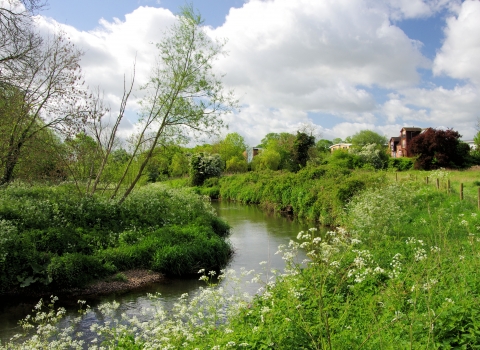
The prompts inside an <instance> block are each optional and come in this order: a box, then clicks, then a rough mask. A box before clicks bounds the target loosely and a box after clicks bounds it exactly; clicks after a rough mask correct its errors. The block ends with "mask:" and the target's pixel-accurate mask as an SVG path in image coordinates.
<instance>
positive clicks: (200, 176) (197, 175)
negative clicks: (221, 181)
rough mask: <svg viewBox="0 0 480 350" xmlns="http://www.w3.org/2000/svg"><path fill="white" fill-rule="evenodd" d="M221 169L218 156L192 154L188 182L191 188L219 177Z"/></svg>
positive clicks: (220, 160)
mask: <svg viewBox="0 0 480 350" xmlns="http://www.w3.org/2000/svg"><path fill="white" fill-rule="evenodd" d="M222 168H223V165H222V159H221V158H220V156H219V155H218V154H214V155H207V154H203V153H199V154H194V155H193V156H192V158H191V159H190V181H191V183H192V185H193V186H201V185H203V183H204V181H205V180H206V179H208V178H211V177H219V176H220V174H221V173H222Z"/></svg>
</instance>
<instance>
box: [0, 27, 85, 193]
mask: <svg viewBox="0 0 480 350" xmlns="http://www.w3.org/2000/svg"><path fill="white" fill-rule="evenodd" d="M81 55H82V53H81V52H80V51H79V50H77V49H76V48H75V47H74V46H73V44H71V43H70V42H69V41H68V40H67V39H66V38H65V37H64V36H63V34H62V33H59V34H56V35H54V36H53V37H52V38H50V39H48V40H45V41H44V42H42V43H41V45H39V46H38V47H36V48H34V49H32V50H31V52H29V56H28V59H24V60H18V61H15V70H16V72H18V73H15V74H16V76H21V77H22V79H21V80H17V79H15V78H16V77H7V78H6V80H3V81H2V82H1V83H0V114H1V119H2V122H4V124H3V126H2V135H0V137H1V138H2V140H1V142H2V143H3V147H2V149H1V154H0V164H1V166H2V169H1V171H2V172H3V174H2V175H1V178H0V185H3V184H6V183H9V182H10V181H11V180H12V178H13V173H14V169H15V167H16V165H17V163H18V160H19V157H20V155H21V152H22V149H23V146H24V145H25V143H26V142H28V141H29V140H30V139H32V138H33V137H35V135H36V134H37V133H39V132H41V131H42V130H44V129H47V128H50V129H54V130H56V131H57V132H63V133H65V134H67V135H73V134H76V133H77V132H78V131H79V130H81V129H82V128H83V126H84V125H85V122H86V120H87V119H88V118H89V117H91V110H90V109H89V106H88V104H87V103H86V102H85V101H88V94H87V90H86V89H85V88H84V87H83V80H82V77H81V71H80V65H79V62H80V58H81ZM13 61H14V60H13V59H11V60H9V62H10V63H11V62H13ZM2 69H3V67H2ZM7 72H8V69H7ZM2 77H4V76H3V71H2ZM10 78H11V79H10Z"/></svg>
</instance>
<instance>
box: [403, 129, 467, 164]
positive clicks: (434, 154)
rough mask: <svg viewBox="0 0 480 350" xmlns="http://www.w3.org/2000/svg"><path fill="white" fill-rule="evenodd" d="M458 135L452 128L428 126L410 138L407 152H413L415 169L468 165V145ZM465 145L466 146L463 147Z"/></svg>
mask: <svg viewBox="0 0 480 350" xmlns="http://www.w3.org/2000/svg"><path fill="white" fill-rule="evenodd" d="M460 137H462V135H460V134H459V133H458V132H457V131H454V130H452V129H447V130H437V129H433V128H428V129H426V130H425V131H424V132H422V133H421V134H420V135H417V136H415V137H414V138H412V140H411V141H410V143H409V145H408V152H409V153H410V152H411V153H412V154H415V155H416V157H417V159H416V161H415V168H416V169H424V170H430V169H437V168H442V167H443V168H462V167H465V166H468V164H467V159H468V154H469V150H470V149H469V147H468V145H467V144H465V143H462V142H461V141H460ZM465 146H466V147H465Z"/></svg>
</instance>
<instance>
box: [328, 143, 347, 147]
mask: <svg viewBox="0 0 480 350" xmlns="http://www.w3.org/2000/svg"><path fill="white" fill-rule="evenodd" d="M351 145H352V144H351V143H346V142H340V143H336V144H334V145H331V146H330V147H328V148H333V147H335V146H351Z"/></svg>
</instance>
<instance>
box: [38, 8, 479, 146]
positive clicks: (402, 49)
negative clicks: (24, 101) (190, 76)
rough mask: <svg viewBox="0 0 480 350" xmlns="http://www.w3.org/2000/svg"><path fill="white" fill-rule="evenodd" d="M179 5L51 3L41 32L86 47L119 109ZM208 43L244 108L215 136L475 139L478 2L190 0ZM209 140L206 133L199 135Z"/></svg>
mask: <svg viewBox="0 0 480 350" xmlns="http://www.w3.org/2000/svg"><path fill="white" fill-rule="evenodd" d="M184 4H185V2H184V1H183V0H182V1H176V0H100V1H99V0H49V1H48V7H47V8H45V9H43V10H42V11H41V12H40V13H39V14H38V17H37V24H38V26H39V28H40V30H41V31H44V32H52V33H53V32H54V31H55V30H59V29H61V30H63V31H64V32H65V33H66V34H67V35H68V37H69V38H70V40H71V41H72V42H73V43H74V44H75V45H76V46H77V47H79V48H80V49H82V50H83V51H84V56H83V58H82V63H81V65H82V70H83V73H84V76H85V80H86V82H87V83H88V85H89V86H90V87H99V88H100V89H101V90H102V91H103V92H104V95H105V99H106V101H107V102H108V103H109V105H110V106H111V108H112V110H115V109H116V108H118V106H119V104H120V99H121V96H122V93H123V79H124V76H126V77H127V78H128V77H129V76H131V74H132V67H133V62H134V60H136V85H135V93H134V95H135V96H134V98H132V99H131V100H130V104H129V105H128V107H127V109H128V113H127V117H128V120H126V121H125V122H124V123H123V124H122V133H123V135H124V136H125V135H128V133H131V132H132V130H133V128H134V124H135V121H136V113H137V111H138V108H139V106H138V102H139V100H140V99H141V94H142V92H141V90H140V89H139V88H140V86H141V85H142V84H144V83H145V82H146V81H147V79H148V77H149V75H150V72H151V69H152V67H153V64H154V62H155V57H156V55H157V49H156V47H155V45H154V43H158V42H160V41H161V40H162V37H163V35H164V32H165V30H166V29H167V28H168V27H169V26H171V25H172V24H173V23H174V22H175V15H176V14H178V11H179V8H180V7H181V6H182V5H184ZM192 4H193V6H194V8H196V9H198V10H199V12H200V13H201V14H202V16H203V18H204V19H205V22H204V25H205V30H206V31H207V33H208V35H210V36H211V37H212V38H224V39H226V40H227V43H226V45H225V50H226V51H227V52H228V55H226V56H225V57H221V58H220V59H219V60H217V61H215V64H214V70H215V71H216V72H218V73H220V74H224V75H225V76H224V78H223V83H224V86H225V88H226V89H233V90H234V91H235V94H236V96H237V98H238V99H239V102H240V106H241V108H240V109H239V110H238V111H237V112H235V113H233V114H230V115H227V116H225V122H226V123H227V124H228V125H229V128H228V130H224V131H223V132H222V133H223V136H224V135H226V134H227V133H229V132H238V133H239V134H240V135H242V136H243V137H244V138H245V140H246V142H247V144H249V145H251V146H255V145H257V144H258V143H260V140H261V139H262V138H263V137H264V136H265V135H266V134H267V133H269V132H291V133H295V132H296V131H297V130H299V129H300V128H301V127H302V126H304V125H309V124H313V125H314V126H316V128H317V131H318V133H319V134H321V138H326V139H330V140H331V139H333V138H336V137H340V138H345V137H347V136H351V135H353V134H355V133H356V132H358V131H360V130H363V129H370V130H374V131H376V132H378V133H380V134H382V135H385V136H387V138H390V137H392V136H398V135H399V132H400V129H401V128H402V127H404V126H410V127H411V126H416V127H423V128H425V127H434V128H453V129H454V130H457V131H459V132H460V134H462V135H463V137H462V139H464V140H468V139H472V138H473V136H474V135H475V134H476V132H477V131H476V129H475V127H476V125H477V118H480V64H479V62H480V1H478V0H465V1H461V0H245V1H244V0H193V1H192ZM206 140H208V138H207V139H206Z"/></svg>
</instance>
